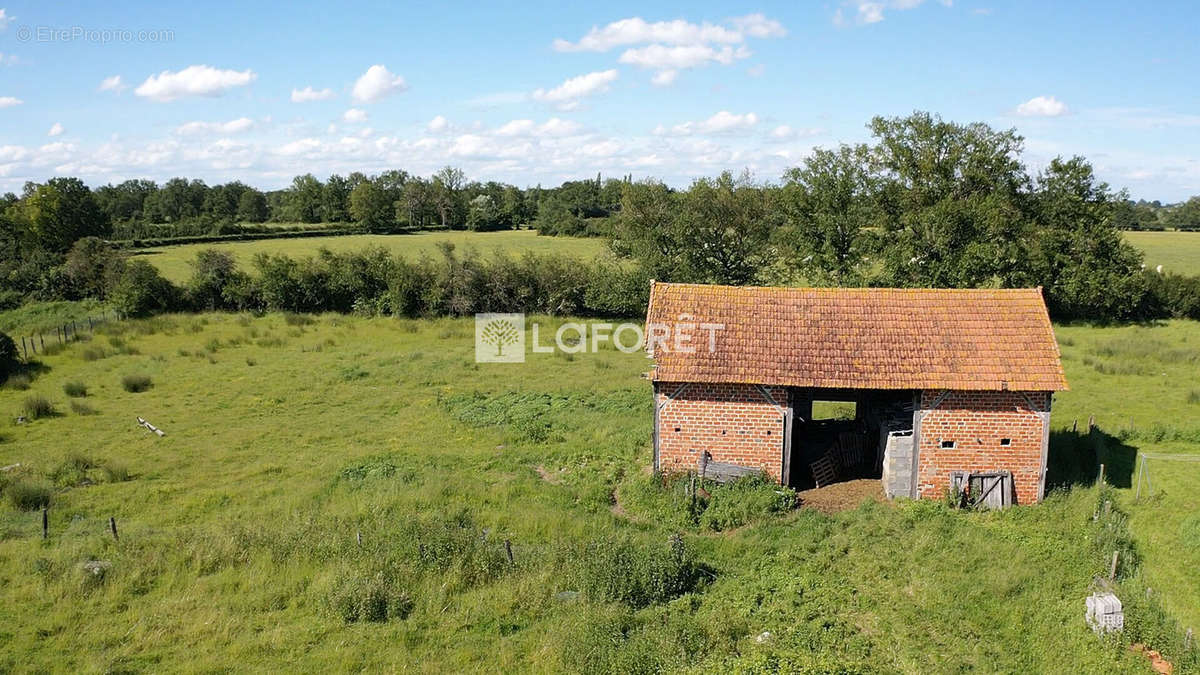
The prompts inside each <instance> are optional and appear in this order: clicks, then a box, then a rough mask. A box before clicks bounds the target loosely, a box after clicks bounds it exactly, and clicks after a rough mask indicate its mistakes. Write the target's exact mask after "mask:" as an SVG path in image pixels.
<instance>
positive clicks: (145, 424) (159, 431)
mask: <svg viewBox="0 0 1200 675" xmlns="http://www.w3.org/2000/svg"><path fill="white" fill-rule="evenodd" d="M137 421H138V426H143V427H146V428H147V429H149V430H150V431H153V432H154V433H156V434H158V435H159V436H166V435H167V432H165V431H163V430H162V429H159V428H158V427H156V426H154V425H153V424H150V423H149V422H147V421H146V420H144V419H142V418H140V417H139V418H137Z"/></svg>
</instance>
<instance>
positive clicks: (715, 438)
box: [655, 382, 787, 480]
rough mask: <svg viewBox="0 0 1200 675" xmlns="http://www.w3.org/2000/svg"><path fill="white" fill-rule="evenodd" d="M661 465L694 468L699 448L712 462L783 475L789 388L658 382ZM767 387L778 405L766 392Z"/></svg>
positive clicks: (670, 468) (673, 468)
mask: <svg viewBox="0 0 1200 675" xmlns="http://www.w3.org/2000/svg"><path fill="white" fill-rule="evenodd" d="M656 385H657V395H656V396H655V402H656V405H657V406H659V407H658V468H659V469H660V470H662V471H667V472H672V471H695V470H696V466H697V463H698V460H699V458H700V452H701V451H703V450H707V451H708V452H709V454H711V455H712V461H714V462H728V463H731V464H737V465H738V466H745V467H753V468H758V469H762V470H764V471H766V472H767V474H768V475H770V476H771V477H773V478H774V479H775V480H779V479H780V475H781V474H782V473H783V435H784V412H785V410H786V408H787V390H786V389H785V388H783V387H764V388H762V389H760V388H759V387H757V386H755V385H751V384H702V383H696V382H693V383H689V384H687V385H686V388H685V389H684V390H683V392H682V393H680V394H679V395H678V396H676V397H675V398H674V399H671V400H668V399H669V397H670V396H671V394H674V393H675V392H676V391H678V390H679V387H680V386H683V385H682V384H681V383H678V382H658V383H656ZM763 389H765V390H766V391H767V392H769V393H770V395H771V397H772V398H773V399H775V403H778V404H779V405H778V406H776V405H775V404H772V403H771V402H770V401H768V400H767V398H766V397H765V396H763Z"/></svg>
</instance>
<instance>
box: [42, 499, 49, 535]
mask: <svg viewBox="0 0 1200 675" xmlns="http://www.w3.org/2000/svg"><path fill="white" fill-rule="evenodd" d="M49 538H50V507H48V506H44V507H42V539H49Z"/></svg>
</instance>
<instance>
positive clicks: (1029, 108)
mask: <svg viewBox="0 0 1200 675" xmlns="http://www.w3.org/2000/svg"><path fill="white" fill-rule="evenodd" d="M1066 113H1067V104H1065V103H1063V102H1062V101H1060V100H1058V99H1056V98H1054V97H1053V96H1035V97H1033V98H1031V99H1029V100H1028V101H1025V102H1024V103H1022V104H1021V105H1019V106H1017V114H1018V115H1020V116H1022V117H1058V116H1059V115H1065V114H1066Z"/></svg>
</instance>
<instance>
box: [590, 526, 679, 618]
mask: <svg viewBox="0 0 1200 675" xmlns="http://www.w3.org/2000/svg"><path fill="white" fill-rule="evenodd" d="M572 557H573V559H574V560H575V561H576V562H575V568H574V570H572V572H573V581H574V582H575V585H576V586H577V587H578V588H579V591H580V592H581V593H583V594H584V595H585V596H586V597H587V598H588V599H590V600H592V601H593V602H618V603H621V604H623V605H626V606H628V607H631V608H634V609H637V608H641V607H646V606H648V605H653V604H658V603H662V602H667V601H669V600H671V599H673V598H676V597H678V596H680V595H683V594H684V593H687V592H690V591H692V590H694V589H695V588H696V587H697V586H698V585H699V584H700V582H701V578H702V577H701V568H700V566H699V564H698V563H697V562H696V560H695V559H694V557H693V554H692V552H691V550H690V549H689V548H688V546H687V544H685V543H684V541H683V539H681V538H680V537H678V536H672V537H671V538H670V539H669V540H668V541H667V542H666V543H665V545H663V544H659V545H653V544H648V543H644V542H641V541H637V540H633V539H626V538H606V539H599V540H596V541H593V542H589V543H588V544H586V545H584V546H583V547H581V548H580V549H579V550H578V551H574V552H573V554H572Z"/></svg>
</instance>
